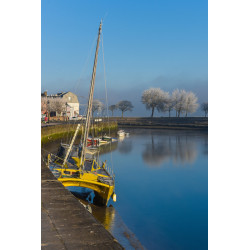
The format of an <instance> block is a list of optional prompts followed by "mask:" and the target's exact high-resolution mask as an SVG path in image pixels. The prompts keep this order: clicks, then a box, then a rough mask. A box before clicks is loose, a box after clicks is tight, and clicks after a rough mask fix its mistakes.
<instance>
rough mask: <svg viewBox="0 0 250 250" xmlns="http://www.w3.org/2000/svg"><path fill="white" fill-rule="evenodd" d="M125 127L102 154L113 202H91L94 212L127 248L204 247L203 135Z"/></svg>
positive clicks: (205, 178) (205, 147)
mask: <svg viewBox="0 0 250 250" xmlns="http://www.w3.org/2000/svg"><path fill="white" fill-rule="evenodd" d="M126 131H127V132H130V136H129V137H125V138H124V140H122V141H121V140H119V141H118V143H113V144H112V145H111V146H110V145H106V146H105V147H103V148H102V155H101V156H100V157H101V159H103V160H107V162H108V163H109V165H113V169H114V172H115V175H116V187H115V192H116V194H117V202H116V203H114V202H113V201H112V200H111V201H110V202H109V204H108V207H107V208H104V207H97V206H94V205H92V210H93V215H94V216H95V217H96V218H97V219H98V220H99V221H100V222H101V223H102V224H103V225H104V226H105V228H106V229H108V230H109V231H110V232H111V233H112V234H113V235H114V237H115V238H117V240H118V241H119V242H120V243H121V244H122V245H123V246H124V247H125V248H126V249H142V248H143V247H144V248H146V249H192V250H193V249H199V250H200V249H207V245H208V136H207V133H206V132H199V131H174V130H155V129H154V130H150V129H145V130H141V129H133V130H128V129H126ZM56 148H57V146H56V147H55V145H50V146H49V148H47V150H48V151H53V150H52V149H56ZM110 149H111V152H110Z"/></svg>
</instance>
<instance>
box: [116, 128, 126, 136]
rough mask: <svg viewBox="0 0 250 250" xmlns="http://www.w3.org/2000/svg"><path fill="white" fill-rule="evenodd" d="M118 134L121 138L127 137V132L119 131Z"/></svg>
mask: <svg viewBox="0 0 250 250" xmlns="http://www.w3.org/2000/svg"><path fill="white" fill-rule="evenodd" d="M117 134H118V135H119V136H120V137H121V136H125V131H124V130H122V129H121V130H119V131H118V132H117Z"/></svg>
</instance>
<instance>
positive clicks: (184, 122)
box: [109, 117, 208, 130]
mask: <svg viewBox="0 0 250 250" xmlns="http://www.w3.org/2000/svg"><path fill="white" fill-rule="evenodd" d="M109 120H110V121H112V122H117V124H118V126H119V127H124V128H125V127H131V128H135V127H138V128H156V129H194V130H208V118H207V117H153V118H151V117H123V118H122V117H111V118H109Z"/></svg>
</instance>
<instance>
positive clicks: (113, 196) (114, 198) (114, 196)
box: [112, 193, 116, 202]
mask: <svg viewBox="0 0 250 250" xmlns="http://www.w3.org/2000/svg"><path fill="white" fill-rule="evenodd" d="M112 199H113V201H114V202H116V194H115V193H113V195H112Z"/></svg>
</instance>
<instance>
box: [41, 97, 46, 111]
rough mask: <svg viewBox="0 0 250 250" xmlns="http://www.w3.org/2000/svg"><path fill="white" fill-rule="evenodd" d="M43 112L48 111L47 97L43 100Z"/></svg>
mask: <svg viewBox="0 0 250 250" xmlns="http://www.w3.org/2000/svg"><path fill="white" fill-rule="evenodd" d="M41 111H42V112H46V111H47V97H42V98H41Z"/></svg>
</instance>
